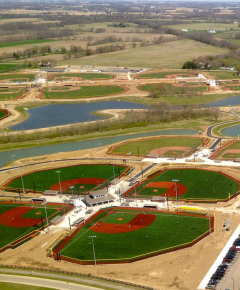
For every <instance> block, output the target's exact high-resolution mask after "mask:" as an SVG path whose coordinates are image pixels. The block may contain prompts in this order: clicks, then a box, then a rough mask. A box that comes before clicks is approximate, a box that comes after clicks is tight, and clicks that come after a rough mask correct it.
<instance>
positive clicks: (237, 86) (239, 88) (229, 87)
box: [225, 84, 240, 91]
mask: <svg viewBox="0 0 240 290" xmlns="http://www.w3.org/2000/svg"><path fill="white" fill-rule="evenodd" d="M225 87H226V88H228V89H229V90H233V91H239V90H240V84H236V85H235V86H228V85H225Z"/></svg>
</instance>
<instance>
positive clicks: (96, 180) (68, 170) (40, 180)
mask: <svg viewBox="0 0 240 290" xmlns="http://www.w3.org/2000/svg"><path fill="white" fill-rule="evenodd" d="M126 169H127V166H121V165H117V164H116V165H114V166H113V165H112V164H89V165H77V166H70V167H62V168H58V169H56V168H55V169H50V170H42V171H36V172H33V173H29V174H24V173H23V182H24V188H25V190H29V191H38V192H43V191H45V190H49V189H51V190H60V186H59V179H58V174H57V173H56V171H61V173H60V174H59V177H60V182H61V189H62V191H63V193H73V194H81V193H83V192H86V191H89V190H90V189H93V188H96V187H100V188H101V186H102V185H104V186H105V185H106V183H109V181H111V180H112V179H113V178H114V176H113V174H114V173H115V177H118V176H119V175H120V174H121V173H123V172H124V171H125V170H126ZM71 186H74V188H73V192H72V190H71V189H70V187H71ZM3 188H6V189H10V188H11V189H12V190H17V189H18V188H19V189H21V190H22V180H21V176H19V177H16V178H15V179H11V180H10V181H9V182H8V183H7V184H5V185H3Z"/></svg>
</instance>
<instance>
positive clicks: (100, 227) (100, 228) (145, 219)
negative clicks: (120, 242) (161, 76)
mask: <svg viewBox="0 0 240 290" xmlns="http://www.w3.org/2000/svg"><path fill="white" fill-rule="evenodd" d="M155 218H156V216H155V215H153V214H138V215H137V216H136V217H134V218H133V219H132V220H131V221H130V222H129V223H126V224H117V223H116V224H108V223H102V222H101V221H99V222H98V223H96V224H95V225H93V226H92V227H91V230H92V231H95V232H98V233H105V234H115V233H127V232H133V231H137V230H139V229H142V228H145V227H147V226H149V225H150V224H151V223H153V222H154V221H155Z"/></svg>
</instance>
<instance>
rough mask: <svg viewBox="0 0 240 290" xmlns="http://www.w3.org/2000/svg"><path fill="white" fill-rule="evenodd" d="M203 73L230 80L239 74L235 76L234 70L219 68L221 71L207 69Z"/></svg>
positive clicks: (238, 77)
mask: <svg viewBox="0 0 240 290" xmlns="http://www.w3.org/2000/svg"><path fill="white" fill-rule="evenodd" d="M203 75H209V76H212V77H216V78H218V79H220V80H229V79H230V80H232V79H240V76H235V75H234V72H232V71H227V70H221V71H208V72H206V74H205V73H203Z"/></svg>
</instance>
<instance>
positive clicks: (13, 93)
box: [0, 76, 26, 101]
mask: <svg viewBox="0 0 240 290" xmlns="http://www.w3.org/2000/svg"><path fill="white" fill-rule="evenodd" d="M0 77H1V76H0ZM25 91H26V89H17V90H12V89H9V90H8V91H7V92H6V93H4V92H2V91H0V100H3V101H4V100H15V99H17V98H18V97H19V96H21V95H22V94H23V93H25Z"/></svg>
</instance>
